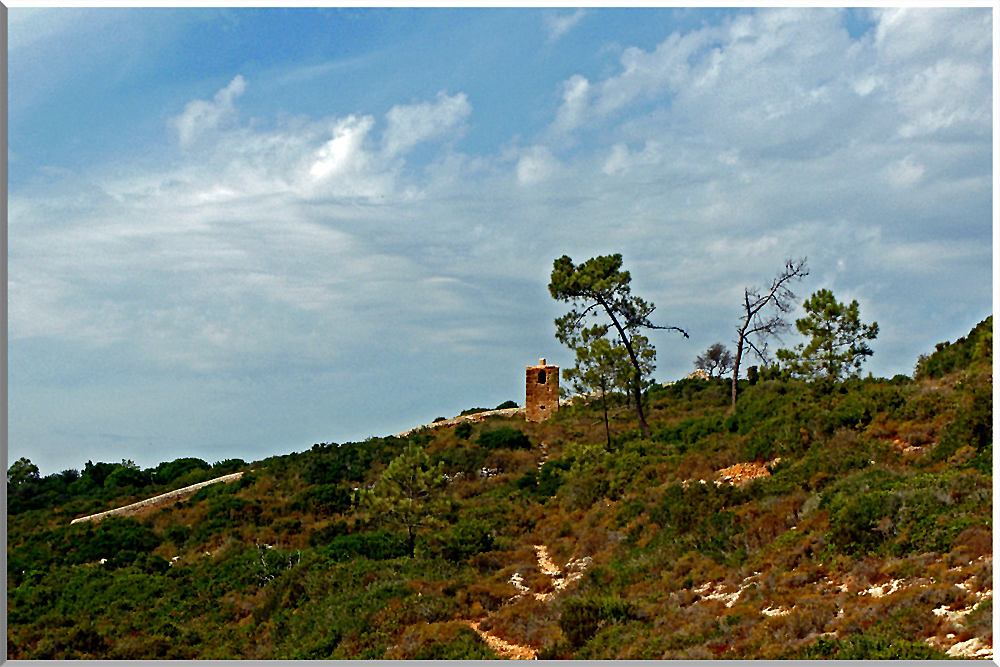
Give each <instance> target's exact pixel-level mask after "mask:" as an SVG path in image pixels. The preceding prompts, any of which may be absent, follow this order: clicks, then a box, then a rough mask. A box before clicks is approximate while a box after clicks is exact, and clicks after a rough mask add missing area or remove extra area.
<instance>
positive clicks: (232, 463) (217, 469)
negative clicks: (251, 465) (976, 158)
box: [212, 459, 247, 477]
mask: <svg viewBox="0 0 1000 667" xmlns="http://www.w3.org/2000/svg"><path fill="white" fill-rule="evenodd" d="M246 465H247V462H246V461H244V460H243V459H226V460H225V461H216V462H215V463H213V464H212V472H213V473H215V474H217V475H219V476H220V477H221V476H222V475H230V474H232V473H234V472H237V471H238V470H239V469H240V468H245V467H246Z"/></svg>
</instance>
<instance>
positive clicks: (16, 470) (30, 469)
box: [7, 456, 39, 486]
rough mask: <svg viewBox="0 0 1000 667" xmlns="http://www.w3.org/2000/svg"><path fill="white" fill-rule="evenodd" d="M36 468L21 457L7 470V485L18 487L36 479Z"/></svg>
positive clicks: (29, 461) (28, 460)
mask: <svg viewBox="0 0 1000 667" xmlns="http://www.w3.org/2000/svg"><path fill="white" fill-rule="evenodd" d="M38 475H39V473H38V466H36V465H35V464H34V463H32V462H31V460H30V459H26V458H24V457H23V456H22V457H21V458H19V459H18V460H16V461H14V463H13V465H11V467H9V468H7V483H8V484H10V485H11V486H18V485H19V484H22V483H23V482H27V481H28V480H36V479H38Z"/></svg>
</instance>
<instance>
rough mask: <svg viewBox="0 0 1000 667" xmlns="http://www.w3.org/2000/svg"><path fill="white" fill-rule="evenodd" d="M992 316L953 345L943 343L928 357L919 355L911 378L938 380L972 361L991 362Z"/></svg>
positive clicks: (962, 368)
mask: <svg viewBox="0 0 1000 667" xmlns="http://www.w3.org/2000/svg"><path fill="white" fill-rule="evenodd" d="M992 343H993V316H992V315H990V316H989V317H987V318H986V319H985V320H983V321H982V322H980V323H979V324H977V325H976V326H975V327H974V328H973V329H972V331H970V332H969V334H968V335H967V336H963V337H962V338H959V339H958V340H957V341H955V342H954V343H949V342H947V341H945V342H944V343H938V344H937V345H936V346H935V347H934V352H933V353H932V354H931V355H930V356H927V355H920V359H919V360H918V361H917V366H916V368H915V369H914V371H913V377H914V378H915V379H919V378H939V377H942V376H944V375H947V374H949V373H953V372H955V371H957V370H964V369H966V368H969V366H970V365H971V364H972V363H973V362H974V361H986V360H990V361H992Z"/></svg>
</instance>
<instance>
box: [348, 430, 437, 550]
mask: <svg viewBox="0 0 1000 667" xmlns="http://www.w3.org/2000/svg"><path fill="white" fill-rule="evenodd" d="M446 484H447V480H446V479H445V478H444V465H443V464H442V463H438V464H437V465H436V466H432V465H431V464H430V458H429V457H428V456H427V453H426V452H424V450H423V449H422V448H421V447H419V446H418V445H416V444H413V443H410V444H409V445H407V446H406V449H404V450H403V453H402V454H400V455H399V456H397V457H396V458H395V459H393V460H392V461H391V462H390V463H389V465H388V467H386V469H385V472H383V473H382V477H381V478H379V481H378V482H377V483H376V484H375V488H374V489H373V490H372V491H370V492H368V493H367V494H366V500H367V501H368V505H369V507H370V509H371V511H372V513H374V514H377V515H379V516H380V518H381V519H383V520H384V521H386V522H388V523H390V524H392V525H395V526H398V527H401V528H406V545H407V551H408V553H409V554H410V556H411V557H412V556H413V554H414V549H415V546H416V539H417V531H419V530H420V529H422V528H429V527H433V526H437V525H440V524H441V520H440V519H439V518H438V516H439V515H440V514H442V513H443V512H444V511H445V510H446V509H447V501H446V500H445V499H444V498H442V497H441V490H442V489H443V488H444V486H445V485H446Z"/></svg>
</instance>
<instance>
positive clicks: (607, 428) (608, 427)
mask: <svg viewBox="0 0 1000 667" xmlns="http://www.w3.org/2000/svg"><path fill="white" fill-rule="evenodd" d="M601 403H603V404H604V432H605V433H607V435H608V449H611V425H610V424H609V423H608V393H607V391H605V390H604V389H603V388H602V389H601Z"/></svg>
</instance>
